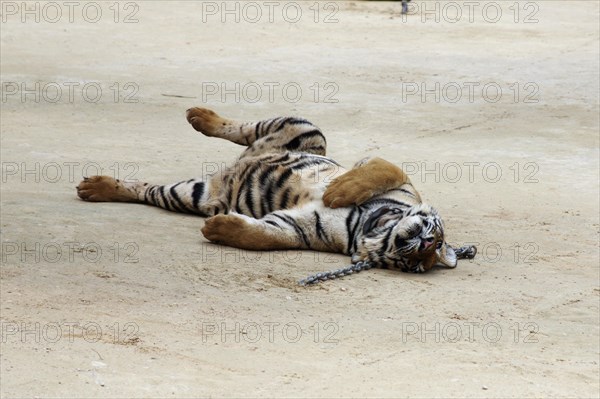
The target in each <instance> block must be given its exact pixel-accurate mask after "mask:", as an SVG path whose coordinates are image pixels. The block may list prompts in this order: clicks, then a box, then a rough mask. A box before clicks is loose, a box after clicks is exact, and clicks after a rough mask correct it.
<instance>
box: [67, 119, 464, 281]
mask: <svg viewBox="0 0 600 399" xmlns="http://www.w3.org/2000/svg"><path fill="white" fill-rule="evenodd" d="M186 118H187V121H188V122H189V124H191V126H192V127H193V128H194V129H195V130H196V131H198V132H200V133H202V134H203V135H205V136H208V137H216V138H221V139H226V140H229V141H231V142H233V143H236V144H239V145H241V146H245V147H246V148H245V149H244V150H243V151H242V153H241V155H240V156H239V157H238V158H237V160H236V161H235V163H234V164H233V165H232V166H230V167H227V168H225V169H224V170H222V171H220V173H214V174H212V175H210V176H206V177H203V178H202V179H200V178H192V179H189V180H184V181H180V182H177V183H174V184H168V185H159V184H150V183H147V182H141V181H126V180H120V179H116V178H113V177H111V176H91V177H84V178H83V180H82V181H81V182H80V183H79V185H78V186H77V195H78V196H79V198H81V199H82V200H84V201H90V202H107V201H114V202H133V203H141V204H149V205H154V206H157V207H160V208H163V209H166V210H169V211H174V212H184V213H190V214H195V215H199V216H202V217H206V218H207V219H206V220H205V223H204V226H203V227H202V228H201V231H202V234H203V235H204V237H205V238H206V239H208V240H209V241H211V242H213V243H216V244H221V245H226V246H230V247H235V248H240V249H246V250H257V251H266V250H289V249H306V250H314V251H324V252H334V253H340V254H345V255H348V256H350V257H351V261H352V262H353V263H354V264H356V263H357V262H369V263H370V264H371V265H373V267H379V268H386V269H395V270H400V271H403V272H411V273H423V272H427V271H429V270H430V269H431V268H432V267H434V266H436V265H437V266H441V267H446V268H455V267H456V265H457V252H455V250H454V249H453V248H452V246H450V245H449V244H448V243H447V241H446V235H445V230H444V223H443V221H442V219H441V217H440V216H439V214H438V212H437V211H436V210H435V209H434V208H433V207H431V206H430V205H428V204H426V203H424V202H423V201H422V200H421V196H420V195H419V193H418V192H417V190H416V189H415V188H414V186H413V184H412V183H411V181H410V179H409V177H408V175H407V174H406V173H405V172H404V171H403V170H402V169H401V168H399V167H397V166H396V165H394V164H393V163H391V162H389V161H386V160H384V159H382V158H377V157H375V158H365V159H362V160H360V161H359V162H357V163H356V164H355V165H354V166H353V167H352V168H350V169H346V168H344V167H343V166H342V165H340V164H339V163H338V162H336V161H335V160H333V159H332V158H329V157H327V155H326V151H327V141H326V139H325V136H324V134H323V133H322V132H321V130H320V129H319V128H318V127H317V126H316V125H314V124H313V123H311V122H309V121H308V120H306V119H303V118H299V117H276V118H272V119H267V120H261V121H258V122H238V121H236V120H233V119H228V118H224V117H221V116H220V115H218V114H217V113H216V112H214V111H212V110H210V109H207V108H202V107H194V108H190V109H188V110H187V112H186Z"/></svg>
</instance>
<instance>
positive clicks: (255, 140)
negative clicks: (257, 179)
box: [187, 107, 327, 157]
mask: <svg viewBox="0 0 600 399" xmlns="http://www.w3.org/2000/svg"><path fill="white" fill-rule="evenodd" d="M187 120H188V122H189V123H190V124H191V125H192V127H193V128H194V129H195V130H197V131H199V132H201V133H202V134H204V135H206V136H210V137H219V138H223V139H226V140H229V141H231V142H234V143H236V144H240V145H245V146H248V148H247V149H246V151H244V153H243V154H242V157H247V156H258V155H262V154H266V153H273V152H278V153H279V152H285V151H291V152H306V153H311V154H316V155H325V154H326V152H327V141H326V140H325V136H324V135H323V133H321V130H320V129H319V128H318V127H316V126H315V125H314V124H312V123H311V122H309V121H307V120H306V119H302V118H295V117H279V118H273V119H267V120H262V121H258V122H245V123H241V122H236V121H234V120H231V119H226V118H223V117H221V116H219V115H217V114H216V113H215V112H214V111H211V110H209V109H206V108H200V107H195V108H190V109H188V111H187Z"/></svg>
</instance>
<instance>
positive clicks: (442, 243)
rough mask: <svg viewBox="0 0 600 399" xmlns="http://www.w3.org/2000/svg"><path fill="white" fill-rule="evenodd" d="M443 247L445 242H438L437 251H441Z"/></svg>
mask: <svg viewBox="0 0 600 399" xmlns="http://www.w3.org/2000/svg"><path fill="white" fill-rule="evenodd" d="M442 245H444V242H443V241H438V243H437V245H436V246H435V249H441V248H442Z"/></svg>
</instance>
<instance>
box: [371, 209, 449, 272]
mask: <svg viewBox="0 0 600 399" xmlns="http://www.w3.org/2000/svg"><path fill="white" fill-rule="evenodd" d="M361 247H362V248H361V249H360V250H359V253H360V257H361V258H362V259H368V260H370V261H371V262H372V263H374V264H376V265H377V266H380V267H388V268H392V269H401V270H402V271H405V272H412V273H423V272H426V271H428V270H429V269H431V268H432V267H433V266H435V265H438V266H445V267H449V268H454V267H456V263H457V257H456V253H455V252H454V250H453V249H452V247H450V246H449V245H448V244H447V243H446V241H445V238H444V224H443V222H442V219H441V218H440V216H439V215H438V213H437V211H436V210H435V209H434V208H432V207H430V206H429V205H426V204H419V205H415V206H411V207H409V208H405V209H401V208H392V207H385V206H384V207H381V208H379V209H377V210H375V211H374V212H373V213H371V215H370V216H369V217H368V218H367V220H366V221H365V223H364V224H363V237H362V246H361Z"/></svg>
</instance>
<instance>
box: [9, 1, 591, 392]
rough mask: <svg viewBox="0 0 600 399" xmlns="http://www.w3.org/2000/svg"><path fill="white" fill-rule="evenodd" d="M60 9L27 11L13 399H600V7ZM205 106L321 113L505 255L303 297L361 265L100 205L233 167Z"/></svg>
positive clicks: (15, 65) (234, 113)
mask: <svg viewBox="0 0 600 399" xmlns="http://www.w3.org/2000/svg"><path fill="white" fill-rule="evenodd" d="M8 3H11V4H12V6H11V5H10V4H8ZM37 4H38V7H40V8H39V13H40V16H39V18H40V21H39V23H38V22H35V14H33V15H29V14H23V10H22V9H20V7H21V6H20V2H19V3H12V2H3V3H2V7H3V18H4V20H3V22H2V25H1V29H2V30H1V40H2V42H1V43H2V50H1V51H2V54H1V56H2V57H1V59H2V61H1V62H2V63H1V66H2V71H1V73H2V96H3V97H2V104H1V105H2V115H1V131H2V142H1V144H2V152H1V155H2V190H1V195H2V214H1V216H2V268H1V295H2V298H1V323H2V324H1V332H2V350H1V357H0V360H1V388H0V392H1V394H2V397H7V398H8V397H23V396H29V397H32V396H39V397H45V396H52V397H192V396H202V397H232V396H235V397H409V396H410V397H499V396H502V397H533V396H537V397H598V392H599V316H598V315H599V309H598V308H599V294H600V291H599V288H598V285H599V267H598V266H599V262H598V260H599V259H598V233H599V232H598V228H599V224H598V222H599V220H598V214H599V209H598V207H599V204H598V194H599V192H598V190H599V188H598V178H599V176H598V174H599V173H598V170H599V167H598V155H599V154H598V148H599V136H598V129H599V123H598V103H599V102H598V93H599V82H598V71H599V65H598V63H599V59H600V57H599V46H598V41H599V32H598V29H599V27H598V26H599V25H598V12H599V4H598V2H595V1H571V2H568V3H567V2H558V1H540V2H529V3H525V2H521V3H520V4H519V5H518V7H517V8H518V10H519V14H518V15H516V10H515V8H514V6H513V2H506V3H502V4H503V8H502V11H503V12H502V15H501V16H500V18H499V19H498V21H497V22H495V23H494V22H492V21H493V20H495V19H496V17H495V15H497V14H495V12H496V10H495V9H494V8H490V7H494V6H493V5H492V6H488V7H487V8H486V9H485V14H484V13H483V9H484V7H485V6H486V4H487V3H477V4H478V5H477V6H476V8H475V9H474V10H473V14H472V20H473V22H471V21H470V20H469V15H468V14H467V12H468V11H469V10H468V6H467V5H466V4H464V3H460V2H458V3H455V4H458V6H459V8H460V11H461V13H462V18H461V19H460V20H459V21H458V22H456V23H453V22H452V20H453V19H456V18H455V16H456V15H457V14H456V10H455V9H450V8H443V6H444V3H437V7H438V10H439V11H438V13H437V15H436V14H435V13H434V14H429V15H424V14H423V12H422V11H423V10H422V6H423V4H422V3H417V6H418V7H419V9H418V10H417V9H415V8H413V9H412V11H411V12H412V15H410V16H408V17H407V18H406V19H403V18H402V17H401V16H400V14H399V8H400V6H399V4H397V3H365V2H351V3H329V4H326V3H320V4H318V7H314V6H312V4H313V3H312V2H307V3H302V5H301V7H302V10H303V13H302V16H301V17H300V20H299V21H298V22H295V23H294V22H293V20H295V19H297V18H296V16H295V14H294V11H295V10H294V8H293V7H295V6H294V5H291V6H286V3H277V4H276V6H275V7H276V8H275V9H274V10H273V13H272V14H271V15H272V22H271V21H270V20H269V15H268V11H269V8H268V7H270V6H268V5H266V4H265V3H257V4H258V7H259V9H260V10H261V12H262V20H261V21H259V22H258V23H252V22H251V21H250V20H251V19H254V18H255V17H256V15H257V14H256V13H255V10H251V9H248V8H246V9H243V8H242V6H244V4H242V3H238V6H237V7H240V8H239V9H240V14H241V15H240V22H239V23H237V22H236V21H235V18H236V16H235V15H227V14H223V15H222V14H221V12H222V11H223V10H222V9H221V7H222V5H221V3H220V2H213V3H208V4H207V3H205V4H204V5H202V4H201V3H195V2H191V1H190V2H180V3H176V2H169V3H167V2H161V1H157V2H136V3H119V4H118V5H117V7H115V6H114V5H111V4H112V3H94V4H95V6H88V7H87V8H86V12H87V15H85V14H84V15H85V18H84V16H82V10H83V7H84V6H83V5H79V6H78V7H77V8H75V9H74V10H73V15H72V20H73V22H70V21H69V14H68V8H67V6H64V5H62V3H60V2H59V3H58V4H59V7H60V9H59V11H61V12H62V14H60V15H59V17H58V21H57V22H56V23H52V21H51V20H54V19H56V16H57V14H56V10H53V9H51V8H48V7H46V8H44V7H45V4H46V3H37ZM495 4H497V3H495ZM34 6H35V3H31V7H32V8H33V7H34ZM228 6H229V7H231V8H230V9H233V10H235V8H234V7H236V6H235V3H229V5H228ZM427 6H428V7H429V9H433V10H435V7H436V3H433V2H428V5H427ZM510 6H513V8H512V9H510V8H509V7H510ZM11 7H12V8H11ZM15 7H17V8H16V9H15ZM90 7H92V8H90ZM93 7H99V8H100V10H101V11H102V15H101V17H100V19H99V21H97V22H92V21H93V20H94V19H95V18H96V17H95V15H96V14H94V13H95V12H96V9H95V8H93ZM111 7H112V8H111ZM203 7H204V8H203ZM215 7H216V8H215ZM284 7H287V8H285V12H286V13H287V14H284V11H283V9H284ZM290 7H292V8H290ZM310 7H312V8H310ZM413 7H414V6H413ZM317 8H318V9H319V11H320V12H319V14H318V15H316V14H315V9H317ZM34 10H35V9H34ZM117 10H118V11H119V13H118V15H117V14H115V12H116V11H117ZM34 12H35V11H34ZM332 13H334V14H333V15H332ZM284 16H285V18H284ZM22 17H24V18H25V22H22V21H21V18H22ZM517 17H518V18H517ZM221 18H225V21H224V22H223V21H221ZM436 18H437V19H438V21H437V22H436ZM115 19H116V20H117V22H115ZM125 19H128V20H130V22H134V23H124V20H125ZM315 19H316V20H317V21H316V22H315ZM515 19H517V20H518V22H515ZM136 20H137V22H135V21H136ZM325 20H328V21H329V22H331V23H325ZM536 20H537V22H536ZM526 21H527V22H528V23H525V22H526ZM36 82H37V83H39V86H38V87H37V88H36ZM236 83H238V84H239V89H237V88H236ZM436 83H437V84H439V90H437V94H438V95H439V100H438V99H436ZM222 84H223V85H224V86H222ZM422 84H426V86H425V87H422ZM84 85H85V86H84ZM70 87H72V90H73V92H72V93H69V88H70ZM269 87H272V88H273V89H272V90H273V91H272V92H271V91H270V89H269ZM457 87H460V88H461V90H462V95H461V96H459V97H458V98H457V93H458V91H457V89H456V88H457ZM469 87H472V88H473V91H472V93H470V92H469ZM484 87H485V90H484ZM57 88H58V89H60V90H61V92H60V95H59V92H58V91H57ZM98 88H100V90H99V91H98V92H97V93H96V90H97V89H98ZM257 88H258V89H260V90H257ZM284 88H285V89H284ZM298 88H300V89H301V90H302V94H300V95H299V94H297V93H296V90H297V89H298ZM317 88H318V92H317ZM498 88H500V89H501V90H502V94H500V95H499V96H498V95H497V94H496V93H497V92H498ZM223 89H225V90H226V91H224V90H223ZM423 89H427V90H429V92H428V93H429V94H426V95H424V97H423V98H422V97H421V94H422V93H423ZM23 90H30V92H29V94H27V93H24V92H23ZM227 90H228V91H227ZM36 93H37V98H36ZM415 93H416V94H415ZM70 94H71V96H70ZM259 94H260V96H261V98H258V97H259ZM269 94H271V98H270V97H269ZM236 95H238V96H239V98H236ZM174 96H183V97H174ZM296 100H297V101H296ZM201 104H206V106H209V107H212V108H214V109H216V110H217V111H218V112H220V113H222V114H224V115H227V116H230V117H233V118H238V119H247V120H251V119H257V118H266V117H271V116H276V115H287V114H292V115H302V116H305V117H307V118H310V119H311V120H312V121H313V122H315V123H316V124H317V125H319V126H320V127H321V128H322V129H323V131H324V132H326V134H327V137H328V142H329V154H330V155H331V156H332V157H334V158H335V159H337V160H338V161H339V162H341V163H343V164H345V165H351V164H352V163H353V162H355V161H356V160H358V159H360V158H361V157H363V156H365V155H377V156H381V157H383V158H385V159H388V160H391V161H394V162H395V163H397V164H398V165H403V166H404V167H405V169H406V170H407V171H408V172H409V173H410V174H411V176H412V180H413V182H414V183H415V185H416V186H417V188H418V189H419V190H420V192H421V193H422V195H423V197H424V198H425V199H426V200H427V201H428V202H429V203H431V204H433V205H434V206H435V207H437V209H438V210H439V211H440V213H441V214H442V215H443V217H444V219H445V222H446V229H447V231H448V236H449V241H450V242H451V243H455V244H463V243H478V245H479V249H480V254H479V256H478V257H477V258H476V259H475V260H473V261H462V262H460V264H459V267H458V268H457V269H455V270H437V271H434V272H432V273H429V274H426V275H407V274H402V273H394V272H390V271H382V270H374V271H369V272H365V273H361V274H359V275H356V276H353V277H351V278H346V279H344V280H339V281H335V282H328V283H325V284H322V285H321V286H319V287H310V288H300V287H298V286H297V285H296V280H297V279H299V278H302V277H304V276H306V275H308V274H311V273H314V272H317V271H322V270H328V269H332V268H336V267H341V266H343V265H346V264H347V263H348V259H347V258H346V257H344V256H338V255H325V254H315V253H312V252H297V251H290V252H275V253H252V252H246V251H237V250H231V249H227V248H223V247H218V246H214V245H211V244H209V243H207V242H206V240H205V239H204V238H203V237H202V235H201V234H200V227H201V226H202V224H203V221H202V219H200V218H196V217H192V216H185V215H178V214H173V213H169V212H166V211H163V210H159V209H156V208H150V207H146V206H139V205H124V204H110V203H108V204H92V203H84V202H82V201H80V200H78V199H77V198H76V196H75V185H76V183H77V182H78V181H79V180H80V179H81V177H82V176H83V175H84V174H89V175H92V174H96V173H98V171H99V170H98V169H102V172H103V173H104V174H109V175H115V174H116V175H118V176H119V177H121V178H125V177H128V178H138V179H144V180H149V181H152V182H161V183H163V182H164V183H169V182H174V181H178V180H179V179H184V178H189V177H193V176H200V175H205V174H206V173H208V172H210V171H214V170H215V169H216V168H220V167H221V166H222V165H223V164H230V163H231V161H232V160H233V159H234V158H235V156H236V154H238V153H239V152H240V147H238V146H236V145H234V144H231V143H227V142H222V141H218V140H216V139H209V138H206V137H203V136H201V135H199V134H197V133H196V132H194V131H193V130H192V129H191V128H190V127H189V126H188V125H187V123H186V121H185V119H184V111H185V110H186V109H187V108H188V107H190V106H193V105H201Z"/></svg>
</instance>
